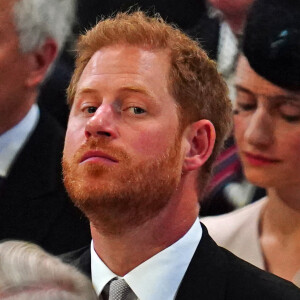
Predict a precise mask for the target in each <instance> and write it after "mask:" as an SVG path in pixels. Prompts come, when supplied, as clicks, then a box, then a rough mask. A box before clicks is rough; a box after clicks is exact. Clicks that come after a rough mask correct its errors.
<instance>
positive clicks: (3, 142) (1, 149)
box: [0, 104, 39, 177]
mask: <svg viewBox="0 0 300 300" xmlns="http://www.w3.org/2000/svg"><path fill="white" fill-rule="evenodd" d="M38 119H39V108H38V106H37V105H36V104H34V105H32V107H31V109H30V110H29V112H28V113H27V115H26V116H25V117H24V118H23V119H22V120H21V121H20V122H19V123H18V124H17V125H15V126H14V127H13V128H11V129H9V130H8V131H6V132H4V133H3V134H1V135H0V176H3V177H6V176H7V174H8V171H9V168H10V166H11V164H12V163H13V161H14V158H15V157H16V155H17V153H18V152H19V151H20V150H21V149H22V147H23V146H24V144H25V142H26V141H27V139H28V137H29V136H30V134H31V133H32V131H33V130H34V128H35V126H36V124H37V122H38Z"/></svg>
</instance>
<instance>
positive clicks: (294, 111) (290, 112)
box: [280, 104, 300, 123]
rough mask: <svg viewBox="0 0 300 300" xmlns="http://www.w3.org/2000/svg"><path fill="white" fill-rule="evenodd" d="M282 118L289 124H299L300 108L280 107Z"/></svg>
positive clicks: (290, 105)
mask: <svg viewBox="0 0 300 300" xmlns="http://www.w3.org/2000/svg"><path fill="white" fill-rule="evenodd" d="M280 114H281V117H282V118H283V119H284V120H286V121H287V122H291V123H292V122H297V121H299V120H300V107H299V106H296V105H292V104H283V105H281V106H280Z"/></svg>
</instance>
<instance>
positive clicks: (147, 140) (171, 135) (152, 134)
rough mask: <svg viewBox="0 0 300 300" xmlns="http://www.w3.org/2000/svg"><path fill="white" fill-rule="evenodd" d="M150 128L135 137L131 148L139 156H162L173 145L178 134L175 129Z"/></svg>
mask: <svg viewBox="0 0 300 300" xmlns="http://www.w3.org/2000/svg"><path fill="white" fill-rule="evenodd" d="M149 128H150V129H148V130H147V129H146V130H144V131H143V132H140V133H139V134H136V135H134V136H133V138H132V140H131V148H132V149H133V151H134V152H135V153H137V154H138V153H140V154H142V155H147V156H153V157H156V156H160V155H161V154H162V153H164V152H165V151H166V149H168V148H169V147H170V146H171V145H172V143H173V142H174V139H175V135H176V132H175V131H174V130H173V129H172V130H166V129H162V128H158V129H156V130H154V128H151V127H149Z"/></svg>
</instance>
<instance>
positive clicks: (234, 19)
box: [224, 15, 245, 35]
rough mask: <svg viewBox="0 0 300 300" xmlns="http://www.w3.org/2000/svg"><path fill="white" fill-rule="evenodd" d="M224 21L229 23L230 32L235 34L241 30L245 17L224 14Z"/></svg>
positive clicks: (238, 33)
mask: <svg viewBox="0 0 300 300" xmlns="http://www.w3.org/2000/svg"><path fill="white" fill-rule="evenodd" d="M224 19H225V21H226V22H227V23H228V24H229V26H230V28H231V30H232V32H233V33H234V34H235V35H240V34H242V32H243V29H244V24H245V17H243V16H241V15H232V16H228V17H227V16H224Z"/></svg>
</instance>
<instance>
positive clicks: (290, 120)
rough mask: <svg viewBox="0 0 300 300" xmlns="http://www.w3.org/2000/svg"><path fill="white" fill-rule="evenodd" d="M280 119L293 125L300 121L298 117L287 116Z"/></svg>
mask: <svg viewBox="0 0 300 300" xmlns="http://www.w3.org/2000/svg"><path fill="white" fill-rule="evenodd" d="M282 118H283V119H284V120H286V121H287V122H290V123H293V122H298V121H300V116H288V115H282Z"/></svg>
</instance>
